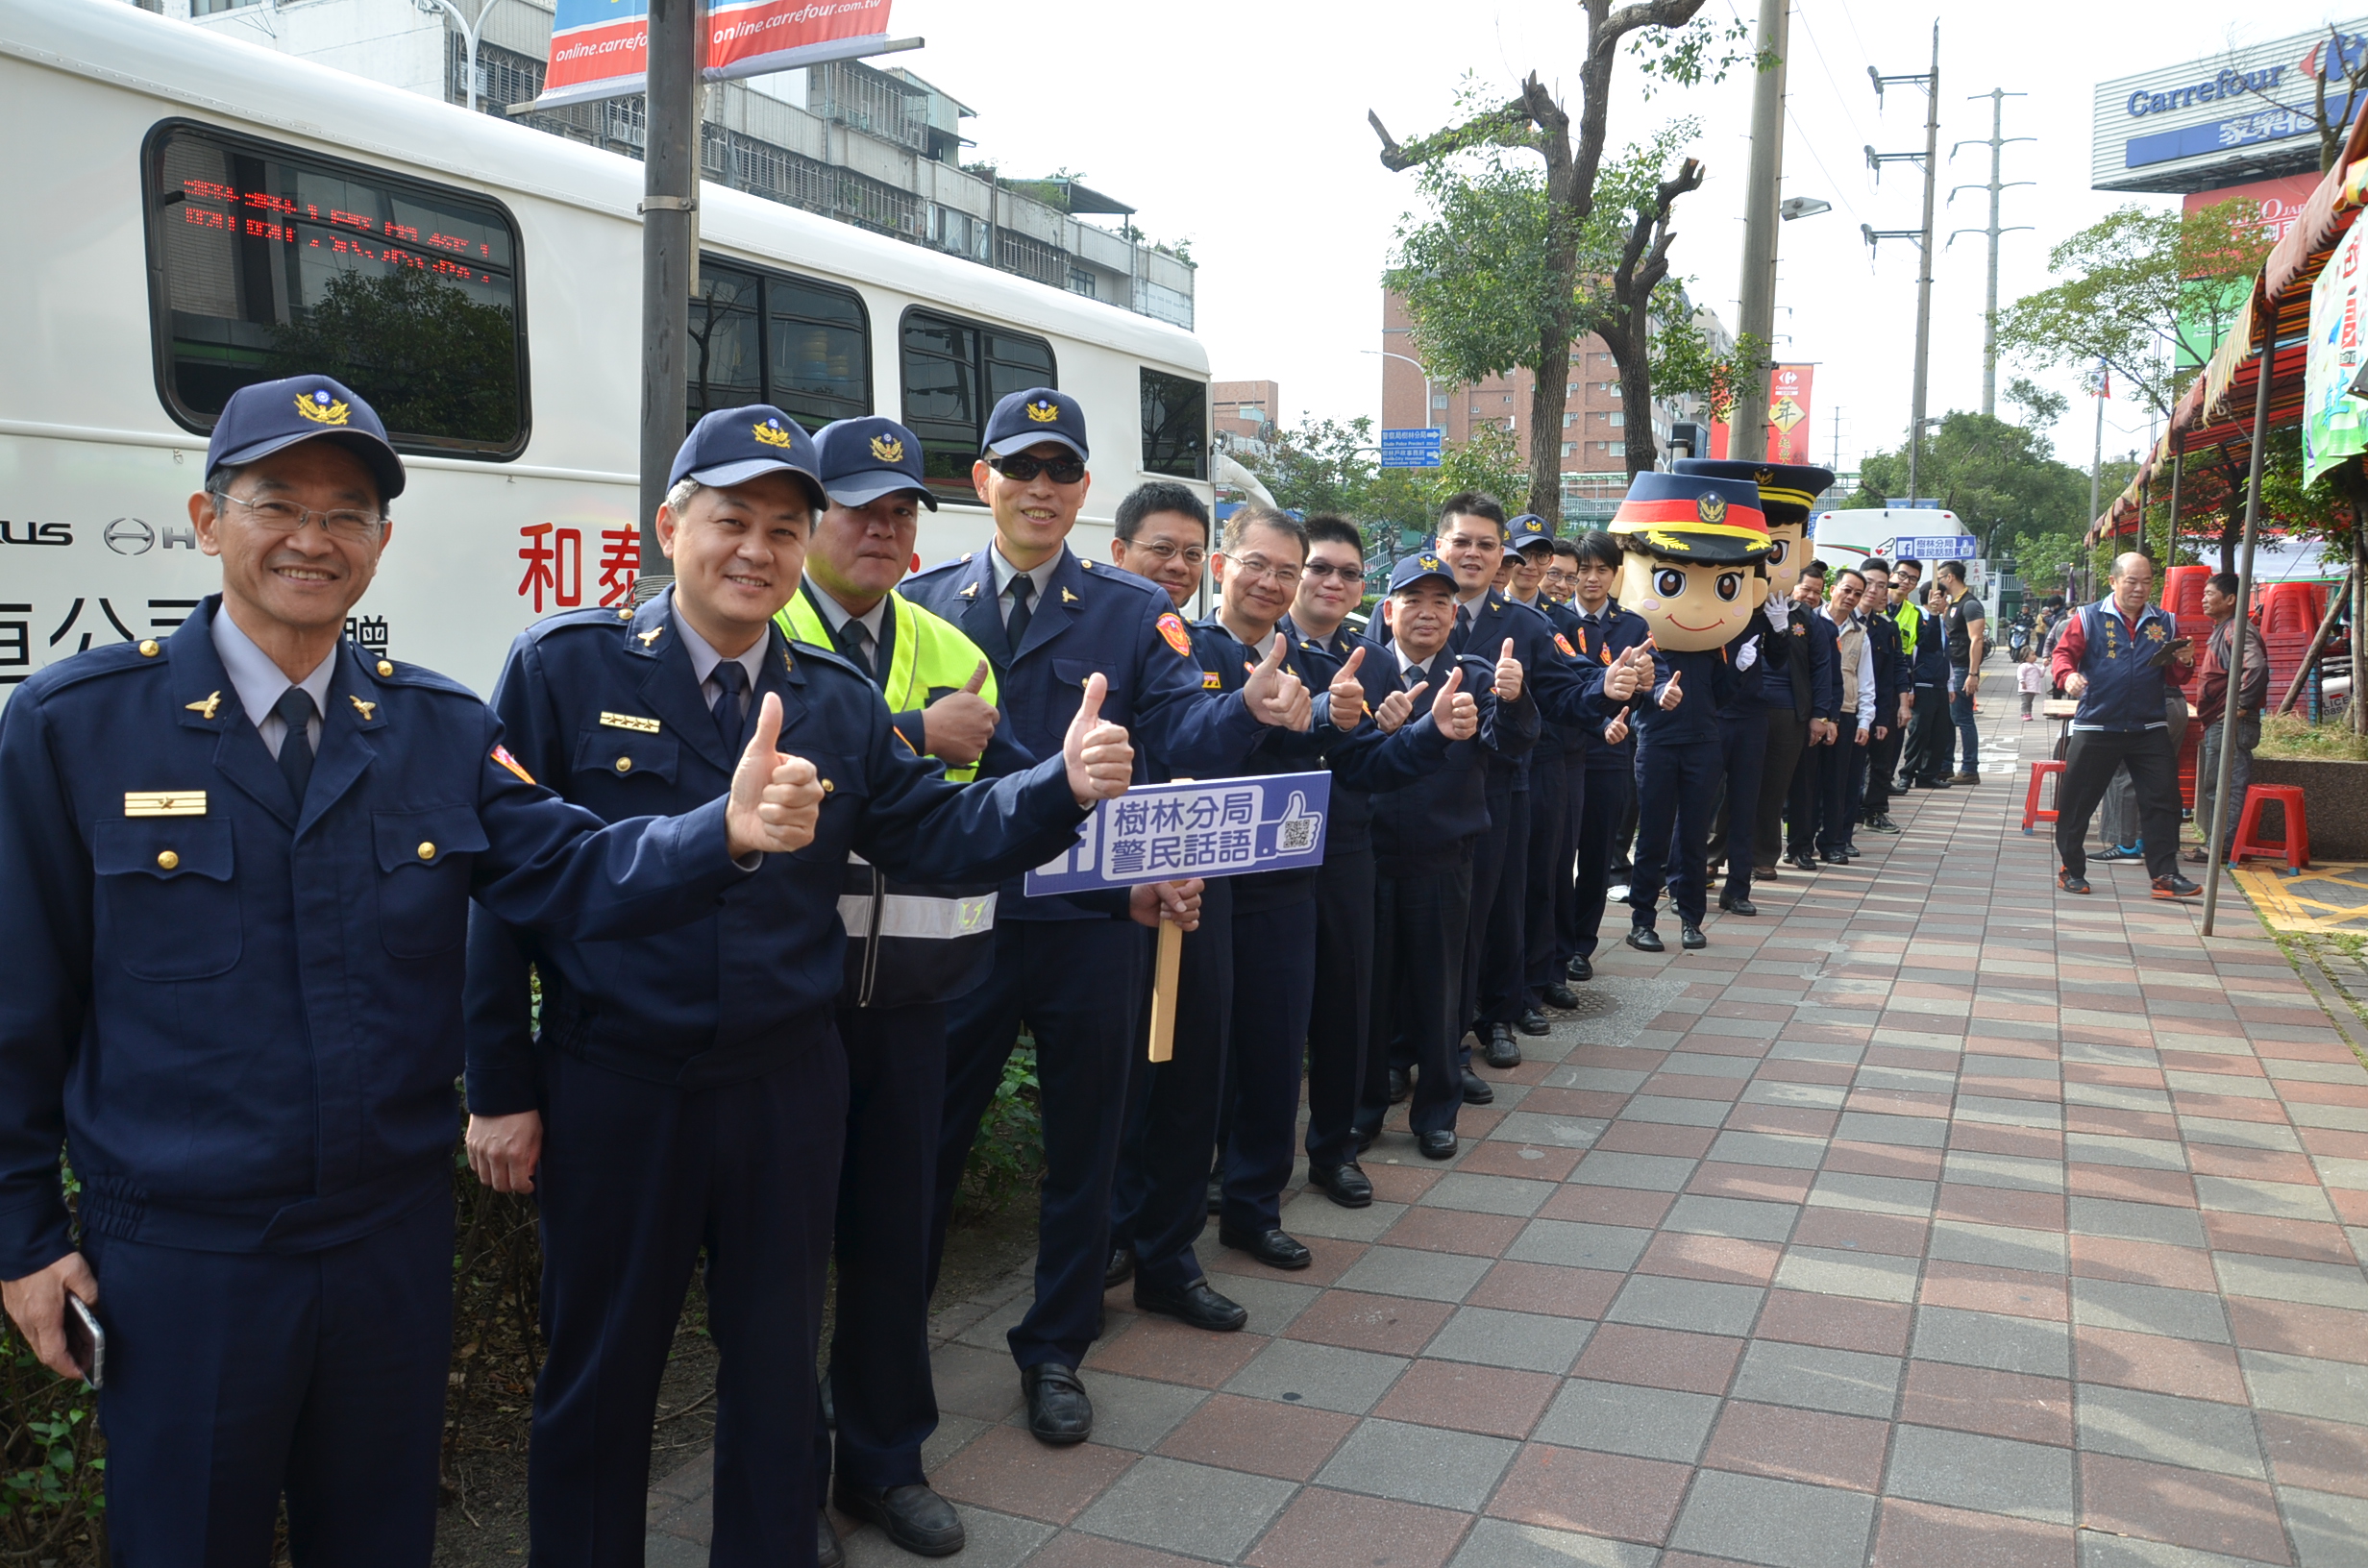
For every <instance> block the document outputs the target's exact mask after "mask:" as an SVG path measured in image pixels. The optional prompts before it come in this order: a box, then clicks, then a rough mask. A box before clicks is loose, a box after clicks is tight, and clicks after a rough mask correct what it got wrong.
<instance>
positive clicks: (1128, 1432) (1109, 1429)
mask: <svg viewBox="0 0 2368 1568" xmlns="http://www.w3.org/2000/svg"><path fill="white" fill-rule="evenodd" d="M1091 1393H1092V1395H1093V1399H1094V1441H1096V1442H1098V1443H1106V1444H1108V1445H1109V1446H1110V1447H1112V1448H1124V1449H1131V1450H1132V1451H1134V1452H1135V1453H1137V1454H1143V1453H1147V1452H1149V1451H1150V1450H1151V1449H1152V1448H1154V1447H1156V1446H1158V1443H1159V1440H1160V1439H1161V1438H1163V1437H1165V1436H1167V1435H1168V1433H1171V1432H1173V1431H1174V1430H1175V1429H1176V1427H1177V1426H1178V1425H1179V1424H1181V1423H1182V1421H1183V1420H1184V1418H1185V1417H1186V1416H1188V1415H1190V1414H1192V1413H1193V1411H1195V1410H1196V1409H1199V1408H1200V1405H1201V1402H1202V1401H1204V1400H1206V1399H1207V1398H1208V1397H1209V1395H1208V1390H1207V1389H1205V1388H1187V1387H1184V1386H1183V1385H1181V1384H1172V1383H1152V1382H1149V1381H1148V1380H1147V1379H1143V1378H1122V1377H1115V1376H1113V1375H1111V1374H1110V1373H1107V1372H1096V1373H1095V1374H1094V1386H1093V1388H1092V1389H1091Z"/></svg>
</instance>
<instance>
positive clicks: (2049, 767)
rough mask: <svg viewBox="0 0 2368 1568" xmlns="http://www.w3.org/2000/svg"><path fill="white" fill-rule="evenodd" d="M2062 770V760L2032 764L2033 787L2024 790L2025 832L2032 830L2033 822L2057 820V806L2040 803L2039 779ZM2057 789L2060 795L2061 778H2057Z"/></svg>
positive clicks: (2061, 789)
mask: <svg viewBox="0 0 2368 1568" xmlns="http://www.w3.org/2000/svg"><path fill="white" fill-rule="evenodd" d="M2061 772H2063V764H2062V763H2060V762H2035V763H2033V764H2032V765H2031V787H2030V788H2029V789H2028V790H2026V791H2024V792H2023V831H2024V832H2026V833H2028V832H2030V831H2031V824H2032V823H2034V822H2052V821H2055V820H2056V817H2057V812H2056V808H2055V807H2053V806H2042V805H2040V804H2039V781H2040V780H2041V779H2043V778H2045V777H2047V776H2048V775H2049V774H2050V773H2061ZM2056 790H2057V794H2058V796H2061V794H2062V791H2063V780H2062V779H2061V778H2059V779H2057V780H2056Z"/></svg>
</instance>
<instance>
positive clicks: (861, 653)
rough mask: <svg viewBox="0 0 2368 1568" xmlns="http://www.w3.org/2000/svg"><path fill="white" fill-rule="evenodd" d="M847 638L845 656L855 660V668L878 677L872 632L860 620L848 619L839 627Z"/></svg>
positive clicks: (875, 677)
mask: <svg viewBox="0 0 2368 1568" xmlns="http://www.w3.org/2000/svg"><path fill="white" fill-rule="evenodd" d="M839 635H840V636H842V637H844V638H846V639H847V656H848V657H849V658H851V659H852V660H854V661H855V666H856V668H857V669H859V670H861V671H862V672H863V673H864V674H867V675H870V676H871V677H872V678H873V679H875V680H877V679H878V678H879V662H878V660H879V654H878V651H877V650H876V649H874V648H873V646H872V633H871V631H870V629H869V628H867V627H866V626H865V625H864V624H863V623H862V622H860V621H855V620H850V621H849V622H848V623H847V625H844V626H841V627H840V628H839Z"/></svg>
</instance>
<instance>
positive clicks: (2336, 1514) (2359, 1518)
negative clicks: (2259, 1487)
mask: <svg viewBox="0 0 2368 1568" xmlns="http://www.w3.org/2000/svg"><path fill="white" fill-rule="evenodd" d="M2278 1501H2279V1503H2280V1504H2281V1505H2282V1507H2281V1511H2282V1513H2284V1515H2285V1528H2286V1530H2287V1531H2288V1533H2290V1534H2291V1535H2292V1536H2293V1537H2294V1546H2295V1549H2296V1550H2297V1551H2298V1552H2300V1553H2301V1555H2302V1559H2303V1562H2302V1568H2358V1565H2359V1562H2360V1560H2361V1557H2362V1552H2361V1543H2362V1542H2368V1501H2362V1500H2361V1499H2359V1498H2356V1497H2338V1496H2336V1495H2334V1494H2333V1493H2331V1492H2306V1491H2304V1490H2303V1489H2302V1488H2301V1487H2298V1486H2282V1487H2280V1488H2279V1491H2278Z"/></svg>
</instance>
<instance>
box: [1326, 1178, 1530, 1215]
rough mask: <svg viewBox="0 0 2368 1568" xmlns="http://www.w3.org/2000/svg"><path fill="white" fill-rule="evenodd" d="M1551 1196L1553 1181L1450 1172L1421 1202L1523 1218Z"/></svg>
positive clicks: (1442, 1207)
mask: <svg viewBox="0 0 2368 1568" xmlns="http://www.w3.org/2000/svg"><path fill="white" fill-rule="evenodd" d="M1553 1195H1554V1184H1553V1183H1552V1182H1545V1181H1537V1182H1524V1181H1518V1180H1516V1179H1515V1178H1513V1177H1511V1176H1482V1175H1478V1174H1476V1173H1474V1172H1471V1171H1466V1170H1451V1171H1449V1172H1447V1174H1445V1175H1444V1176H1442V1177H1441V1178H1439V1180H1438V1181H1436V1182H1434V1183H1432V1184H1431V1189H1430V1190H1429V1191H1427V1192H1425V1193H1423V1194H1422V1203H1423V1205H1424V1207H1426V1208H1433V1209H1465V1210H1469V1211H1470V1212H1471V1213H1476V1214H1512V1215H1515V1216H1517V1217H1518V1218H1523V1219H1526V1218H1528V1217H1529V1216H1530V1215H1531V1214H1534V1213H1537V1212H1538V1208H1539V1206H1540V1205H1541V1204H1542V1203H1544V1202H1545V1200H1546V1199H1548V1198H1550V1197H1552V1196H1553ZM1327 1201H1329V1200H1327Z"/></svg>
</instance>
